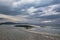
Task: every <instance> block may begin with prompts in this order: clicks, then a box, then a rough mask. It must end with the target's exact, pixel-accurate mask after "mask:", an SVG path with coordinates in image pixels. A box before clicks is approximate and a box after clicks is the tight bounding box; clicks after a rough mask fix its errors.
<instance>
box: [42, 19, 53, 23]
mask: <svg viewBox="0 0 60 40" xmlns="http://www.w3.org/2000/svg"><path fill="white" fill-rule="evenodd" d="M51 22H53V21H51V20H46V21H42V22H41V23H51Z"/></svg>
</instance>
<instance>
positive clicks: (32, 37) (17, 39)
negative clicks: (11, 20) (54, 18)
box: [0, 26, 60, 40]
mask: <svg viewBox="0 0 60 40" xmlns="http://www.w3.org/2000/svg"><path fill="white" fill-rule="evenodd" d="M0 40H60V35H49V34H46V33H36V32H29V31H26V30H23V29H21V28H16V27H2V26H0Z"/></svg>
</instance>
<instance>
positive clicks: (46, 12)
mask: <svg viewBox="0 0 60 40" xmlns="http://www.w3.org/2000/svg"><path fill="white" fill-rule="evenodd" d="M56 7H60V4H56V5H50V6H48V7H41V8H40V9H41V10H42V13H43V14H41V15H40V16H49V15H58V14H60V13H59V12H56V11H53V10H54V9H55V8H56Z"/></svg>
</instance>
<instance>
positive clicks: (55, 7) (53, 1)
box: [0, 0, 60, 25]
mask: <svg viewBox="0 0 60 40" xmlns="http://www.w3.org/2000/svg"><path fill="white" fill-rule="evenodd" d="M7 21H10V22H23V23H32V24H47V25H48V24H55V25H56V24H60V0H0V22H7Z"/></svg>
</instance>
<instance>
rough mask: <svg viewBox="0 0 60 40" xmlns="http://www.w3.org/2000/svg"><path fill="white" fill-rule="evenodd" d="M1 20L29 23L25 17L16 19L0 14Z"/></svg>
mask: <svg viewBox="0 0 60 40" xmlns="http://www.w3.org/2000/svg"><path fill="white" fill-rule="evenodd" d="M0 18H7V19H9V20H12V21H27V19H25V18H23V17H15V16H10V15H4V14H0Z"/></svg>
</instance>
